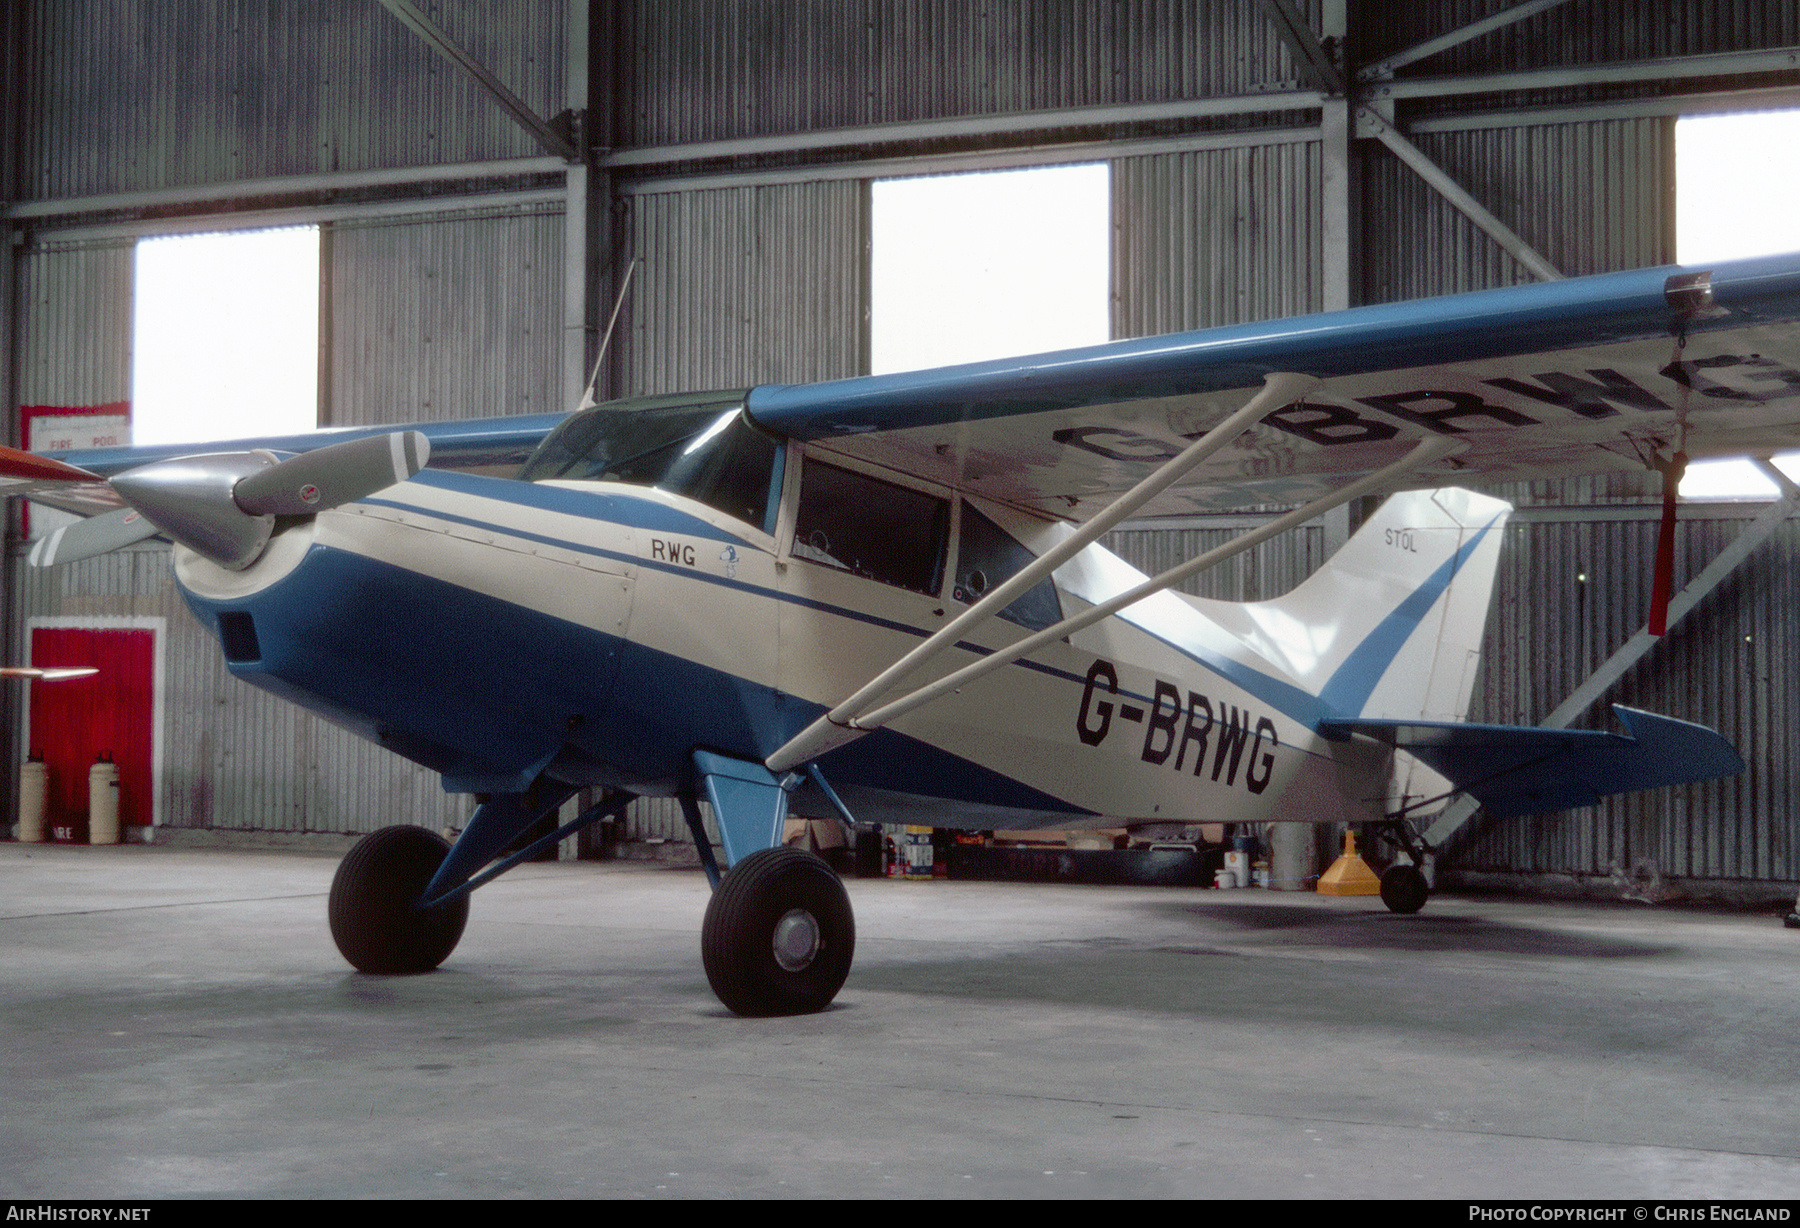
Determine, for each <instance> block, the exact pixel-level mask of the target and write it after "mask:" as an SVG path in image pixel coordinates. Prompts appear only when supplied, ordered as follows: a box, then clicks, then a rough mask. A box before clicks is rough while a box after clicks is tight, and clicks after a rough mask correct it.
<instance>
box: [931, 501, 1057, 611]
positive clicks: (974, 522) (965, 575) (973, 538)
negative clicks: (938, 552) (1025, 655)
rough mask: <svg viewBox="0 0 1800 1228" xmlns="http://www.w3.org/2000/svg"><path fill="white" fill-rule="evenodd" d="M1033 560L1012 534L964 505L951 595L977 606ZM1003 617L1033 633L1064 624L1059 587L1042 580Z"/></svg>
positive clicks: (1029, 589) (1019, 598) (1029, 552)
mask: <svg viewBox="0 0 1800 1228" xmlns="http://www.w3.org/2000/svg"><path fill="white" fill-rule="evenodd" d="M1034 559H1035V556H1034V555H1033V554H1032V553H1031V551H1029V550H1027V549H1026V548H1025V547H1024V546H1022V545H1020V544H1019V543H1018V542H1017V541H1015V540H1014V539H1013V536H1012V534H1010V533H1008V532H1007V531H1006V530H1005V529H1002V528H1001V527H1000V526H999V525H997V524H995V523H994V522H993V521H991V520H989V519H988V518H987V517H986V516H983V515H982V514H981V513H980V512H978V511H976V510H975V509H974V508H972V507H970V506H969V505H968V504H967V503H964V504H963V509H962V534H961V536H960V538H959V540H958V541H957V547H956V587H955V588H954V589H953V590H952V591H951V594H950V595H951V596H952V597H955V598H956V599H957V600H958V601H961V602H963V603H965V604H967V605H974V604H975V603H976V602H977V601H980V600H981V599H982V597H984V596H986V595H987V593H988V590H990V589H992V588H994V587H996V586H997V585H1000V584H1004V583H1005V582H1006V581H1008V580H1010V579H1012V578H1013V577H1014V576H1016V575H1018V574H1019V573H1020V572H1021V571H1024V570H1025V568H1026V567H1028V566H1030V565H1031V563H1032V562H1033V561H1034ZM1000 617H1001V618H1004V619H1006V620H1007V621H1009V622H1015V623H1018V624H1019V625H1020V626H1021V627H1030V628H1031V629H1032V630H1033V631H1042V630H1043V629H1044V628H1045V627H1048V626H1050V625H1051V624H1052V623H1056V622H1059V621H1061V619H1062V603H1061V602H1060V601H1059V600H1058V599H1057V596H1056V585H1055V584H1053V583H1052V582H1051V581H1050V580H1048V579H1045V580H1040V581H1039V582H1038V583H1037V584H1035V585H1033V586H1032V587H1031V588H1028V589H1026V590H1025V591H1024V592H1023V593H1020V594H1019V596H1018V598H1017V599H1016V600H1015V601H1014V602H1013V603H1012V604H1011V605H1009V606H1007V607H1006V608H1005V609H1004V610H1001V611H1000Z"/></svg>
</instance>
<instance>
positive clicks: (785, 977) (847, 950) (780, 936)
mask: <svg viewBox="0 0 1800 1228" xmlns="http://www.w3.org/2000/svg"><path fill="white" fill-rule="evenodd" d="M782 944H785V945H782ZM855 954H856V921H855V918H854V917H853V915H852V914H851V911H850V896H849V895H848V893H846V892H845V891H844V884H843V883H842V882H840V881H839V880H838V876H837V874H836V873H835V872H833V870H832V869H831V867H830V866H828V865H826V864H825V863H824V862H823V861H821V860H820V859H819V858H817V857H815V856H814V855H813V854H811V853H809V852H806V851H805V850H803V849H796V848H787V847H785V846H784V847H781V848H772V849H762V850H760V851H758V852H755V853H752V854H750V855H749V856H748V857H746V858H744V859H743V860H742V861H740V862H738V864H737V865H735V866H733V867H732V868H731V872H730V873H728V874H727V875H726V876H725V881H724V882H722V883H720V884H719V889H718V890H717V891H715V892H713V897H712V900H711V902H710V903H708V904H707V906H706V921H705V923H704V924H703V925H702V926H701V929H700V958H701V962H702V963H704V964H705V965H706V979H707V981H708V982H710V983H711V985H712V988H713V992H714V993H716V994H718V995H719V1001H721V1002H723V1003H724V1004H725V1005H726V1006H728V1007H730V1008H731V1009H732V1010H733V1011H735V1012H737V1013H738V1014H740V1015H751V1016H767V1015H806V1014H811V1013H812V1012H814V1011H822V1010H824V1009H825V1008H826V1007H827V1006H829V1005H831V1000H832V999H833V998H835V997H836V996H837V991H838V990H839V989H841V988H843V984H844V978H845V977H847V976H849V975H850V960H851V958H852V957H853V956H854V955H855Z"/></svg>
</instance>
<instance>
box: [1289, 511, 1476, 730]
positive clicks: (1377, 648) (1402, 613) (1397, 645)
mask: <svg viewBox="0 0 1800 1228" xmlns="http://www.w3.org/2000/svg"><path fill="white" fill-rule="evenodd" d="M1501 518H1502V517H1501V516H1496V517H1494V519H1492V520H1490V521H1488V522H1487V524H1485V525H1483V526H1482V527H1481V529H1480V531H1478V532H1477V533H1476V534H1475V536H1474V537H1472V538H1470V539H1469V540H1468V541H1467V542H1466V543H1464V544H1463V545H1462V546H1461V547H1460V548H1458V550H1457V551H1456V553H1455V554H1453V555H1451V556H1450V557H1449V558H1447V559H1445V560H1444V562H1443V563H1442V564H1440V565H1439V566H1438V568H1437V570H1436V571H1434V572H1432V573H1431V574H1430V575H1429V576H1427V577H1426V578H1425V582H1424V583H1423V584H1421V585H1420V586H1419V587H1418V588H1417V589H1415V590H1413V592H1412V593H1410V594H1409V595H1408V596H1407V598H1406V600H1404V601H1402V602H1401V603H1400V604H1399V605H1398V606H1396V607H1395V609H1394V612H1393V613H1391V614H1389V615H1388V616H1387V617H1386V618H1384V619H1382V620H1381V622H1380V623H1379V624H1377V625H1376V627H1375V629H1374V630H1373V631H1371V632H1369V634H1368V635H1367V636H1365V637H1364V638H1363V641H1362V643H1360V644H1358V645H1357V646H1356V647H1355V648H1353V649H1351V651H1350V655H1349V656H1347V657H1345V658H1344V661H1343V664H1341V665H1339V666H1338V667H1337V669H1336V670H1334V671H1333V672H1332V675H1331V678H1330V679H1329V680H1328V681H1327V682H1326V683H1325V686H1324V687H1323V688H1322V689H1321V690H1320V691H1319V701H1320V703H1321V704H1322V705H1323V706H1324V709H1325V711H1326V712H1328V713H1331V714H1333V715H1336V716H1344V717H1352V716H1360V715H1361V714H1362V710H1363V705H1364V704H1366V703H1368V702H1369V696H1370V695H1372V694H1374V693H1375V688H1376V686H1377V685H1379V684H1380V682H1381V678H1382V675H1383V674H1385V673H1387V668H1388V666H1389V665H1391V664H1392V663H1393V660H1394V658H1395V657H1396V656H1398V655H1399V653H1400V650H1401V649H1402V648H1404V647H1405V646H1406V642H1407V641H1408V640H1410V639H1411V638H1412V637H1413V633H1414V632H1415V631H1417V630H1418V629H1419V623H1420V622H1421V621H1422V620H1423V619H1424V617H1425V615H1426V614H1427V613H1428V612H1429V611H1430V610H1431V607H1432V606H1433V605H1435V604H1437V599H1438V598H1439V597H1441V596H1443V594H1444V590H1445V589H1447V588H1449V587H1450V581H1452V580H1454V579H1455V578H1456V574H1457V573H1458V572H1459V571H1461V570H1462V569H1463V566H1464V565H1465V564H1466V563H1467V562H1468V561H1469V559H1470V557H1471V556H1473V555H1474V553H1475V549H1476V547H1478V546H1479V545H1481V541H1482V539H1483V538H1485V537H1486V536H1487V535H1488V531H1489V530H1490V529H1492V528H1493V527H1494V526H1495V524H1497V523H1498V522H1499V521H1500V520H1501Z"/></svg>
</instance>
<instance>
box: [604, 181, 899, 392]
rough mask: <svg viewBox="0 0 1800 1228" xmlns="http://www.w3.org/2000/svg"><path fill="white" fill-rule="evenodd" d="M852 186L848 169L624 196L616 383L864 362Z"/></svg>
mask: <svg viewBox="0 0 1800 1228" xmlns="http://www.w3.org/2000/svg"><path fill="white" fill-rule="evenodd" d="M864 198H865V189H864V186H863V185H862V184H861V183H858V182H854V181H851V182H835V183H805V184H793V185H785V186H768V187H744V188H723V189H713V190H708V191H696V192H667V193H654V194H644V195H631V196H626V197H625V199H624V204H625V211H624V218H623V227H622V233H623V243H622V248H623V250H624V251H626V252H627V253H629V255H630V256H631V257H635V258H636V259H637V260H639V261H640V262H641V263H640V264H639V266H638V268H637V270H636V272H635V274H634V275H633V278H632V282H631V286H630V289H629V301H628V304H627V308H628V314H627V315H626V316H624V317H622V318H621V327H620V329H619V331H618V333H617V334H616V335H615V336H614V338H613V346H614V349H613V352H612V354H611V355H610V358H611V361H612V362H613V371H614V373H615V376H614V378H615V385H614V386H615V387H617V388H619V389H620V390H621V391H620V395H622V396H632V395H643V394H654V393H663V392H683V391H689V390H693V389H699V388H734V387H741V386H747V385H749V384H786V383H803V382H807V381H811V380H822V379H836V378H839V377H841V376H847V375H857V374H860V373H861V372H863V371H864V370H866V369H867V365H868V361H867V358H866V352H867V349H868V343H867V340H866V335H865V328H864V324H863V316H864V308H863V303H864V302H865V300H866V299H867V292H866V290H865V283H866V281H867V273H866V268H865V266H866V264H867V257H866V254H865V253H866V250H867V244H868V223H867V209H866V208H865V207H864V203H863V202H864Z"/></svg>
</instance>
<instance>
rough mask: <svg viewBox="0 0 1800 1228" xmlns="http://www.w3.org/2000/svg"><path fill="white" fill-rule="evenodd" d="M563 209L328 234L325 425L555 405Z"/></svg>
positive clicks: (353, 226)
mask: <svg viewBox="0 0 1800 1228" xmlns="http://www.w3.org/2000/svg"><path fill="white" fill-rule="evenodd" d="M562 248H563V217H562V210H561V209H560V208H546V207H541V206H540V207H537V208H534V209H531V210H529V211H518V210H505V209H492V210H486V211H482V212H477V213H442V214H430V215H422V216H418V217H405V218H383V219H379V220H377V221H371V222H337V223H333V224H331V225H330V226H328V227H326V228H325V235H324V253H325V254H324V270H325V272H324V275H325V279H326V293H325V295H324V298H325V300H326V305H325V307H324V311H325V315H326V323H325V327H324V328H323V329H322V330H321V333H322V335H323V336H324V337H325V338H326V339H327V340H326V342H325V344H326V349H327V355H326V360H325V371H326V375H327V378H326V379H325V380H324V381H323V382H324V383H325V384H326V387H325V388H324V389H323V390H322V391H321V400H322V402H323V413H322V416H323V417H324V419H325V422H326V423H327V424H329V425H333V426H368V425H381V424H385V423H390V422H436V421H443V420H446V419H460V418H490V417H494V416H495V415H498V414H541V413H552V412H555V411H557V410H560V409H567V408H570V407H569V406H565V405H563V404H562V389H561V384H560V367H559V366H558V364H559V362H560V361H561V357H562V327H563V323H562V312H563V303H562V282H561V277H562Z"/></svg>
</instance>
